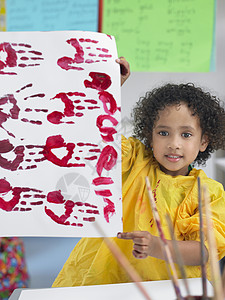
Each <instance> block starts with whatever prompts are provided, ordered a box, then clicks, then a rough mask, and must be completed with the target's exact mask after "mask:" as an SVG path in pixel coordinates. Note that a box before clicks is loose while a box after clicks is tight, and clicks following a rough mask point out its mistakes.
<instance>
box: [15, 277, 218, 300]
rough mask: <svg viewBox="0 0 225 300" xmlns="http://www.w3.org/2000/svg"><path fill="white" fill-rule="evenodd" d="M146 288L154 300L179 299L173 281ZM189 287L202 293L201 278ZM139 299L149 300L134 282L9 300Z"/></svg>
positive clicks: (27, 293) (28, 292) (23, 292)
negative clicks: (146, 299)
mask: <svg viewBox="0 0 225 300" xmlns="http://www.w3.org/2000/svg"><path fill="white" fill-rule="evenodd" d="M142 285H143V287H144V288H145V289H146V291H147V292H148V294H149V296H150V297H151V299H152V300H165V299H167V300H170V299H171V300H175V299H176V295H175V292H174V288H173V285H172V282H171V281H170V280H161V281H148V282H142ZM188 285H189V288H190V291H191V294H192V295H201V294H202V281H201V278H189V279H188ZM179 286H180V289H181V294H182V295H183V296H185V295H186V293H185V288H184V285H183V281H182V280H181V279H180V280H179ZM207 290H208V295H209V296H212V295H213V288H212V286H211V284H210V283H209V282H207ZM128 296H129V300H138V299H140V300H141V299H145V297H144V296H143V294H142V293H141V292H140V290H139V289H138V288H137V286H136V285H135V284H134V283H122V284H107V285H92V286H81V287H67V288H49V289H18V290H15V291H14V292H13V294H12V295H11V297H10V298H9V300H30V299H32V300H39V299H42V300H50V299H54V300H61V299H67V300H74V299H82V300H87V299H88V300H89V299H98V300H106V299H107V300H111V299H127V297H128Z"/></svg>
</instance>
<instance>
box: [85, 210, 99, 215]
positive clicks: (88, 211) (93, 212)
mask: <svg viewBox="0 0 225 300" xmlns="http://www.w3.org/2000/svg"><path fill="white" fill-rule="evenodd" d="M86 213H88V214H94V215H99V211H98V210H92V209H87V210H86Z"/></svg>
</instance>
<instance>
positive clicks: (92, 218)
mask: <svg viewBox="0 0 225 300" xmlns="http://www.w3.org/2000/svg"><path fill="white" fill-rule="evenodd" d="M83 221H87V222H95V217H90V218H85V217H84V218H83Z"/></svg>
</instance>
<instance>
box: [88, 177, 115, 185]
mask: <svg viewBox="0 0 225 300" xmlns="http://www.w3.org/2000/svg"><path fill="white" fill-rule="evenodd" d="M112 183H114V182H113V180H112V178H110V177H97V178H95V179H93V181H92V184H94V185H102V184H112Z"/></svg>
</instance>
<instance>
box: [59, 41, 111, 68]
mask: <svg viewBox="0 0 225 300" xmlns="http://www.w3.org/2000/svg"><path fill="white" fill-rule="evenodd" d="M66 42H67V43H68V44H69V45H71V46H72V47H73V48H74V49H75V55H74V57H73V58H72V57H67V56H64V57H61V58H59V59H58V61H57V64H58V66H60V67H61V68H62V69H64V70H66V71H68V70H77V71H82V70H84V66H80V65H81V64H84V63H86V64H87V63H88V64H91V63H98V62H100V61H102V62H106V61H107V60H108V59H109V58H112V55H111V54H110V53H109V50H108V49H106V48H101V47H96V46H97V44H98V43H99V41H97V40H91V39H83V38H80V39H76V38H71V39H69V40H67V41H66ZM93 50H94V51H93ZM98 52H99V53H98ZM78 65H79V66H78Z"/></svg>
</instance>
